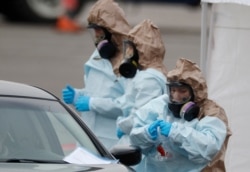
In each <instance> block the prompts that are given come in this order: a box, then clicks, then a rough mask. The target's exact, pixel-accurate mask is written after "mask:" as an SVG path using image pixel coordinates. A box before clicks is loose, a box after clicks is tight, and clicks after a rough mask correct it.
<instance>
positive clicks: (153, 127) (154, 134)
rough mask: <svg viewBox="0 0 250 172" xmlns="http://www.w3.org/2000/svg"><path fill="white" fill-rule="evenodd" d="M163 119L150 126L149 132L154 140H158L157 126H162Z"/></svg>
mask: <svg viewBox="0 0 250 172" xmlns="http://www.w3.org/2000/svg"><path fill="white" fill-rule="evenodd" d="M161 122H162V120H156V121H154V122H153V123H152V124H150V126H149V127H148V133H149V135H150V137H151V139H152V140H156V139H157V137H158V132H157V128H158V127H159V126H160V123H161Z"/></svg>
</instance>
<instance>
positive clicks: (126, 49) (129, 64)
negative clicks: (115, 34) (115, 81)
mask: <svg viewBox="0 0 250 172" xmlns="http://www.w3.org/2000/svg"><path fill="white" fill-rule="evenodd" d="M138 60H139V55H138V52H137V50H136V48H135V45H134V44H133V43H132V42H131V41H128V40H125V41H123V61H122V63H121V65H120V67H119V72H120V74H121V75H122V76H123V77H125V78H133V77H134V76H135V74H136V72H137V69H138V65H139V64H138Z"/></svg>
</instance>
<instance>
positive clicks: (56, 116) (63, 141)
mask: <svg viewBox="0 0 250 172" xmlns="http://www.w3.org/2000/svg"><path fill="white" fill-rule="evenodd" d="M77 147H84V148H85V149H87V150H88V151H90V152H91V153H93V154H95V155H99V152H98V150H97V149H96V147H95V146H94V144H93V143H92V141H91V140H90V138H89V137H88V135H87V134H86V133H85V132H84V130H83V129H82V128H81V127H80V125H79V124H78V123H77V122H76V121H75V120H74V118H73V117H72V116H71V115H70V114H69V113H68V112H67V111H66V110H65V109H64V107H63V106H62V105H61V104H60V103H58V102H57V101H50V100H40V99H28V98H14V97H0V152H1V151H3V152H4V153H0V159H1V158H2V159H6V158H22V159H39V160H62V159H63V158H64V157H65V156H67V155H68V154H69V153H71V152H72V151H73V150H75V149H76V148H77Z"/></svg>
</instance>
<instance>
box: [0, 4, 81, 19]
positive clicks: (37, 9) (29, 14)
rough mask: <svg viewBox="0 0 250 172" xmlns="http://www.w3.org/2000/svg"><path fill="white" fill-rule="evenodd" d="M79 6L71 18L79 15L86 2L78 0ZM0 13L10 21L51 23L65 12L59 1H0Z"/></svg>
mask: <svg viewBox="0 0 250 172" xmlns="http://www.w3.org/2000/svg"><path fill="white" fill-rule="evenodd" d="M78 1H79V5H78V7H77V8H76V9H75V11H73V16H76V15H77V14H79V12H80V11H81V10H82V8H83V6H84V3H85V2H86V0H78ZM0 12H1V13H2V14H3V16H4V18H6V19H7V20H10V21H24V22H33V23H51V22H55V20H56V19H57V18H58V17H59V16H60V15H62V14H63V13H64V12H65V9H63V7H62V5H61V4H60V0H4V1H0Z"/></svg>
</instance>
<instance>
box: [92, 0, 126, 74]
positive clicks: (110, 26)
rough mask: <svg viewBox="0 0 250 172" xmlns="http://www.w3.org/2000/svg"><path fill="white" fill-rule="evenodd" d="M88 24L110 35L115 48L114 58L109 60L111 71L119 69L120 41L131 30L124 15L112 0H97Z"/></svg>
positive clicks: (120, 56)
mask: <svg viewBox="0 0 250 172" xmlns="http://www.w3.org/2000/svg"><path fill="white" fill-rule="evenodd" d="M87 20H88V23H89V24H90V23H91V24H96V25H98V26H102V27H104V28H106V29H107V30H108V31H109V32H110V33H111V34H112V39H111V40H112V42H113V43H114V44H115V45H116V46H117V49H118V51H117V53H116V55H115V58H112V59H111V63H112V66H113V69H114V70H115V69H116V68H118V67H119V63H120V61H121V60H122V58H123V56H122V40H123V39H124V38H125V37H126V36H127V34H128V32H129V30H130V29H131V28H130V26H129V24H128V22H127V20H126V19H125V13H124V11H123V9H122V8H120V7H119V5H118V4H117V3H116V2H114V0H98V1H97V2H96V3H95V4H94V5H93V6H92V8H91V9H90V11H89V15H88V17H87Z"/></svg>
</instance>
